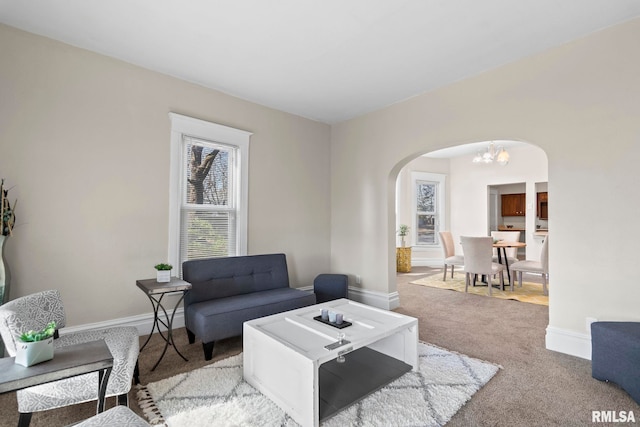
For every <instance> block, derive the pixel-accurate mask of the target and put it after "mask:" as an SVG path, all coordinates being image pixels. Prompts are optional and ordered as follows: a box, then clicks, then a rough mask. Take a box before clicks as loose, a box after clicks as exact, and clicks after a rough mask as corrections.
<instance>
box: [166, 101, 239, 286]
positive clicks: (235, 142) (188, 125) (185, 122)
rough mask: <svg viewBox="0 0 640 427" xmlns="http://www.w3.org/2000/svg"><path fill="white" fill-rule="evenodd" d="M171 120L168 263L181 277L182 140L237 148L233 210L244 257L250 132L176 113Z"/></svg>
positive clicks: (237, 245) (171, 116)
mask: <svg viewBox="0 0 640 427" xmlns="http://www.w3.org/2000/svg"><path fill="white" fill-rule="evenodd" d="M169 119H170V120H171V148H170V150H171V164H170V173H169V249H168V250H169V253H168V257H167V258H168V260H169V263H170V264H172V265H173V266H174V271H175V272H176V273H178V275H179V277H182V265H181V264H180V229H181V227H180V210H181V204H182V189H183V188H185V187H184V183H183V181H182V180H183V179H184V177H185V171H184V165H185V164H186V162H185V161H184V160H183V158H182V155H183V154H182V153H183V150H182V140H183V136H185V135H186V136H191V137H194V138H199V139H203V140H208V141H212V142H217V143H220V144H225V145H230V146H234V147H237V148H238V151H237V156H236V164H235V170H236V173H237V175H236V179H237V182H238V183H239V184H238V185H237V186H236V187H235V189H234V190H235V191H236V194H235V197H236V200H237V201H238V206H237V210H236V215H237V217H236V254H235V255H246V254H247V222H248V213H249V207H248V201H249V142H250V139H251V135H252V133H251V132H247V131H244V130H240V129H235V128H231V127H228V126H223V125H219V124H217V123H212V122H207V121H204V120H200V119H195V118H193V117H188V116H183V115H181V114H177V113H169Z"/></svg>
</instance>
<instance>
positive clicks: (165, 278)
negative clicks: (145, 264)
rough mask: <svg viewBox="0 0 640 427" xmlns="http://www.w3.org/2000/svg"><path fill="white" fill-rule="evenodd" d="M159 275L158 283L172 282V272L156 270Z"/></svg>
mask: <svg viewBox="0 0 640 427" xmlns="http://www.w3.org/2000/svg"><path fill="white" fill-rule="evenodd" d="M156 271H157V273H158V275H157V277H156V281H157V282H158V283H167V282H170V281H171V270H156Z"/></svg>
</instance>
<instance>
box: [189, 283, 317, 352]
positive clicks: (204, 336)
mask: <svg viewBox="0 0 640 427" xmlns="http://www.w3.org/2000/svg"><path fill="white" fill-rule="evenodd" d="M315 302H316V297H315V295H314V294H313V293H312V292H307V291H302V290H300V289H293V288H279V289H271V290H267V291H261V292H253V293H249V294H242V295H234V296H230V297H226V298H219V299H215V300H208V301H202V302H198V303H195V304H191V305H189V306H188V307H187V310H186V316H187V324H188V325H189V329H190V330H191V332H193V333H194V334H195V335H196V336H197V337H198V338H200V339H201V340H202V342H203V343H208V342H212V341H217V340H220V339H224V338H229V337H233V336H238V335H241V334H242V324H243V323H244V322H246V321H248V320H253V319H257V318H259V317H264V316H268V315H271V314H275V313H281V312H283V311H288V310H293V309H296V308H301V307H306V306H309V305H313V304H315Z"/></svg>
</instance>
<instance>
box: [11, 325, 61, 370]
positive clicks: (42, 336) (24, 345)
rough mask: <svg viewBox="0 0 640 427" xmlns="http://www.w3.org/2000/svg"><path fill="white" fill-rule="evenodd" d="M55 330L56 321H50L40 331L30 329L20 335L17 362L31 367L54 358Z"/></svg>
mask: <svg viewBox="0 0 640 427" xmlns="http://www.w3.org/2000/svg"><path fill="white" fill-rule="evenodd" d="M55 332H56V322H49V323H48V324H47V326H46V327H45V328H44V329H42V330H40V331H37V332H36V331H28V332H24V333H23V334H22V335H20V339H19V342H18V349H17V352H16V363H17V364H18V365H22V366H26V367H29V366H32V365H35V364H37V363H41V362H46V361H47V360H51V359H53V335H54V333H55Z"/></svg>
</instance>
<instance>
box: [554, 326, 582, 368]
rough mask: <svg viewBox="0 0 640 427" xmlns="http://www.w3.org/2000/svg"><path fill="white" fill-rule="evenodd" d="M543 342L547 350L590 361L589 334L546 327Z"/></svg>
mask: <svg viewBox="0 0 640 427" xmlns="http://www.w3.org/2000/svg"><path fill="white" fill-rule="evenodd" d="M545 341H546V347H547V349H548V350H553V351H557V352H560V353H565V354H570V355H571V356H576V357H580V358H582V359H587V360H591V335H589V334H580V333H577V332H574V331H570V330H567V329H561V328H556V327H554V326H547V336H546V340H545Z"/></svg>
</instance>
